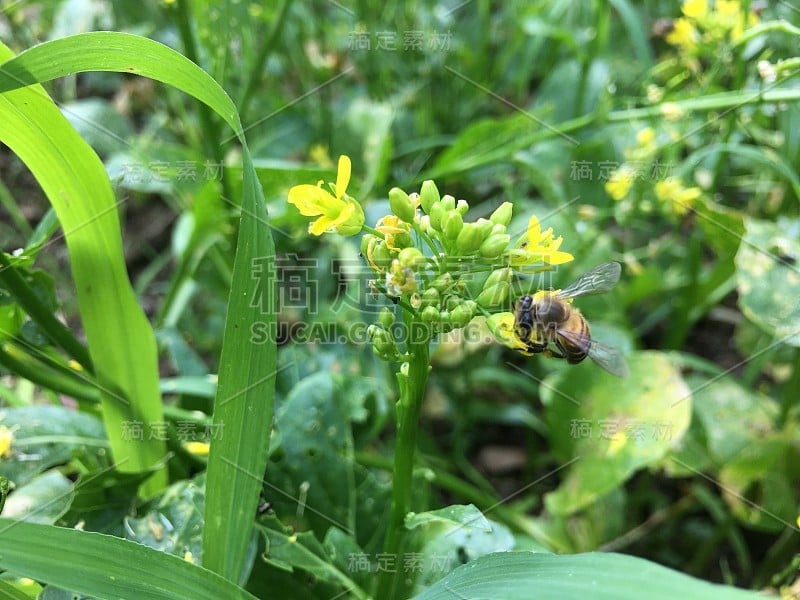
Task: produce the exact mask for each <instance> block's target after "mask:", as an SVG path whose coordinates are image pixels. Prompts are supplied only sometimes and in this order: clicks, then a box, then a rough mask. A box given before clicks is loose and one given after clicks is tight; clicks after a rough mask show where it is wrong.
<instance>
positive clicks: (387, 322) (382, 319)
mask: <svg viewBox="0 0 800 600" xmlns="http://www.w3.org/2000/svg"><path fill="white" fill-rule="evenodd" d="M394 321H395V316H394V313H393V312H392V311H391V310H389V309H388V308H387V307H385V306H384V307H383V308H382V309H381V312H380V314H378V323H380V324H381V325H383V328H384V329H389V327H391V326H392V325H394Z"/></svg>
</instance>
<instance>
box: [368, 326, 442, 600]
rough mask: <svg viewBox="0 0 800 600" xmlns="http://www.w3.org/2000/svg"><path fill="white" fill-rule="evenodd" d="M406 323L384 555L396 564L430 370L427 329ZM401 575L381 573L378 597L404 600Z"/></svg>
mask: <svg viewBox="0 0 800 600" xmlns="http://www.w3.org/2000/svg"><path fill="white" fill-rule="evenodd" d="M404 321H405V323H406V326H407V328H408V330H407V332H408V343H407V350H408V353H409V354H410V355H411V356H410V360H409V362H408V363H406V364H407V365H408V371H407V374H405V375H404V374H403V373H402V372H400V373H397V381H398V384H399V387H400V400H398V402H397V406H396V410H397V440H396V442H395V444H396V445H395V451H394V468H393V472H392V478H393V484H392V506H391V512H390V516H389V529H388V531H387V534H386V542H385V543H384V547H383V552H384V554H385V555H386V556H391V557H394V559H395V564H399V563H400V557H401V555H402V553H403V548H404V545H405V537H406V536H405V533H406V532H405V527H404V522H405V518H406V515H407V514H408V511H409V508H410V504H411V489H412V480H413V472H414V450H415V448H416V445H417V431H418V429H419V414H420V409H421V407H422V398H423V396H424V395H425V383H426V381H427V380H428V371H429V369H430V348H429V343H430V338H429V335H428V333H427V328H426V327H425V326H424V324H423V323H422V322H421V321H419V320H418V318H417V316H416V315H410V314H408V313H404ZM400 575H401V573H400V572H397V571H396V572H394V573H392V572H389V571H388V570H385V571H381V572H380V573H379V574H378V588H377V591H376V595H375V597H376V598H381V599H384V598H385V599H387V600H389V599H391V598H400V597H401V594H402V591H403V590H402V585H399V584H400V581H399V579H400Z"/></svg>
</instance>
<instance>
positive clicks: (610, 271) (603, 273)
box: [557, 262, 622, 299]
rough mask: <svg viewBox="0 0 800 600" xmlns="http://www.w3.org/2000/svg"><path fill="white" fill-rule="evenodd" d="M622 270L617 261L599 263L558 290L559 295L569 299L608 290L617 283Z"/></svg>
mask: <svg viewBox="0 0 800 600" xmlns="http://www.w3.org/2000/svg"><path fill="white" fill-rule="evenodd" d="M621 272H622V267H620V266H619V263H616V262H607V263H603V264H601V265H597V266H596V267H595V268H593V269H590V270H589V271H586V273H584V274H583V275H581V276H580V277H579V278H578V279H577V280H576V281H574V282H572V283H571V284H569V285H568V286H567V287H565V288H564V289H563V290H561V291H560V292H558V294H557V295H558V297H559V298H564V299H567V298H577V297H578V296H586V295H589V294H600V293H602V292H607V291H608V290H610V289H611V288H613V287H614V286H615V285H617V282H618V281H619V275H620V273H621Z"/></svg>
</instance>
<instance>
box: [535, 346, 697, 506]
mask: <svg viewBox="0 0 800 600" xmlns="http://www.w3.org/2000/svg"><path fill="white" fill-rule="evenodd" d="M628 367H629V369H630V376H629V377H628V378H627V379H625V380H624V382H623V383H620V380H619V379H618V378H614V377H613V376H611V375H609V374H608V373H606V372H604V371H602V370H601V369H599V368H598V367H597V366H595V365H593V364H591V361H589V360H587V361H585V363H584V364H581V365H576V366H574V367H572V368H569V369H564V370H563V371H561V372H560V373H558V374H556V375H555V376H551V377H548V378H547V379H546V380H545V382H544V383H543V385H542V388H543V389H542V392H541V394H542V402H543V403H544V405H545V410H546V418H547V422H548V426H549V431H550V440H551V443H552V445H553V450H554V452H555V453H556V455H557V456H558V458H559V459H560V460H561V461H563V463H562V464H566V463H568V464H569V465H570V466H569V468H568V471H567V472H566V476H565V477H564V480H563V482H562V483H561V485H560V486H559V488H558V489H557V490H556V491H555V492H552V493H550V494H548V495H547V496H545V505H546V506H547V508H548V510H550V511H551V512H553V513H554V514H558V515H566V514H570V513H573V512H575V511H578V510H580V509H582V508H585V507H586V506H588V505H589V504H591V503H592V502H594V501H595V500H596V499H597V498H599V497H600V496H602V495H604V494H606V493H608V492H609V491H611V490H612V489H614V488H615V487H617V486H618V485H620V484H621V483H623V482H624V481H625V480H626V479H628V477H630V476H631V475H632V474H633V473H634V472H636V470H638V469H641V468H643V467H646V466H649V465H653V464H656V463H658V462H659V461H661V460H662V459H663V458H664V456H665V455H666V454H667V453H668V452H669V450H670V448H672V447H673V446H674V445H675V444H677V442H678V440H679V439H680V438H681V436H683V434H684V432H685V431H686V429H687V428H688V427H689V420H690V415H691V404H692V394H691V391H690V390H689V387H688V386H687V385H686V383H685V382H684V381H683V379H682V378H681V376H680V373H679V372H678V371H677V370H676V369H675V367H674V366H673V365H672V364H671V363H670V362H669V360H667V358H666V357H665V356H664V355H663V354H660V353H658V352H637V353H633V354H630V355H629V356H628Z"/></svg>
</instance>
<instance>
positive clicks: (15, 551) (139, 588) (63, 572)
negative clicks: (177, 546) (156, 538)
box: [0, 518, 254, 600]
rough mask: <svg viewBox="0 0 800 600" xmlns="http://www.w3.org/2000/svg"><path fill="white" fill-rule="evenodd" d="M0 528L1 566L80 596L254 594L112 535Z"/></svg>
mask: <svg viewBox="0 0 800 600" xmlns="http://www.w3.org/2000/svg"><path fill="white" fill-rule="evenodd" d="M0 532H2V535H0V568H2V569H6V570H8V571H12V572H13V573H15V574H17V575H20V576H24V577H30V578H31V579H36V580H39V581H43V582H45V583H49V584H53V585H56V586H58V587H61V588H64V589H68V590H73V591H76V592H79V593H82V594H87V595H90V596H97V597H98V598H137V599H139V600H150V599H152V600H157V599H158V600H160V599H162V598H192V599H193V600H203V599H208V600H218V599H219V598H230V599H245V598H247V599H250V600H252V599H253V598H254V597H253V596H251V595H250V594H248V593H247V592H246V591H244V590H243V589H241V588H240V587H238V586H236V585H233V584H232V583H229V582H227V581H225V580H224V579H223V578H222V577H220V576H219V575H216V574H215V573H212V572H211V571H208V570H206V569H204V568H202V567H198V566H197V565H194V564H191V563H189V562H187V561H185V560H183V559H181V558H178V557H176V556H172V555H170V554H164V553H163V552H159V551H157V550H153V549H152V548H148V547H147V546H142V545H141V544H136V543H134V542H129V541H127V540H122V539H119V538H116V537H113V536H109V535H103V534H101V533H93V532H88V531H80V530H77V529H66V528H62V527H53V526H52V525H35V524H32V523H23V522H20V521H12V520H9V519H3V518H0ZM54 548H55V549H60V551H58V552H53V549H54Z"/></svg>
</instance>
